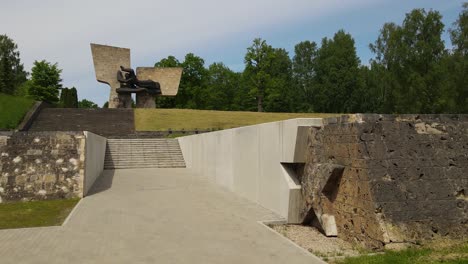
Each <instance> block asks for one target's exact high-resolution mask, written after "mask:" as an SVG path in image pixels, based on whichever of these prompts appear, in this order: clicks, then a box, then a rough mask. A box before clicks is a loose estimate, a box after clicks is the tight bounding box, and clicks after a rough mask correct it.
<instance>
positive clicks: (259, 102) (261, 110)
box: [257, 96, 263, 112]
mask: <svg viewBox="0 0 468 264" xmlns="http://www.w3.org/2000/svg"><path fill="white" fill-rule="evenodd" d="M257 107H258V112H263V96H258V100H257Z"/></svg>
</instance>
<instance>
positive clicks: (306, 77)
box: [292, 41, 317, 112]
mask: <svg viewBox="0 0 468 264" xmlns="http://www.w3.org/2000/svg"><path fill="white" fill-rule="evenodd" d="M316 57H317V43H315V42H310V41H303V42H300V43H299V44H297V45H296V46H295V47H294V57H293V60H292V78H293V82H294V86H295V88H296V89H297V90H296V91H297V92H296V93H295V98H294V99H293V100H294V101H295V102H296V105H297V107H296V110H299V111H305V112H313V111H314V103H315V102H314V101H315V100H314V95H315V82H314V80H315V78H316V74H317V73H316V65H315V60H316Z"/></svg>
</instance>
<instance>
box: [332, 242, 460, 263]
mask: <svg viewBox="0 0 468 264" xmlns="http://www.w3.org/2000/svg"><path fill="white" fill-rule="evenodd" d="M467 256H468V243H466V242H465V243H458V244H454V245H450V246H436V245H434V246H432V247H423V248H410V249H406V250H401V251H385V252H384V253H383V254H375V255H370V256H369V255H366V256H359V257H350V258H346V259H344V260H341V261H337V263H341V264H387V263H401V264H426V263H446V264H449V263H450V264H462V263H467Z"/></svg>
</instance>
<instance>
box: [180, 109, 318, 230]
mask: <svg viewBox="0 0 468 264" xmlns="http://www.w3.org/2000/svg"><path fill="white" fill-rule="evenodd" d="M321 124H322V119H319V118H300V119H291V120H285V121H280V122H272V123H265V124H260V125H254V126H247V127H240V128H234V129H228V130H222V131H217V132H211V133H205V134H200V135H192V136H187V137H181V138H179V143H180V147H181V149H182V152H183V155H184V159H185V162H186V165H187V167H188V168H191V169H192V170H194V171H195V172H196V173H197V174H199V175H200V176H202V177H208V178H209V179H211V180H213V181H215V182H216V183H218V184H220V185H221V186H223V187H225V188H228V189H229V190H231V191H233V192H235V193H237V194H239V195H241V196H243V197H245V198H247V199H249V200H251V201H254V202H256V203H258V204H260V205H262V206H264V207H265V208H268V209H270V210H272V211H274V212H276V213H278V214H279V215H281V216H283V217H284V218H285V219H287V220H288V222H291V223H297V222H298V221H299V212H298V204H299V202H300V201H301V200H302V198H301V189H300V185H299V181H298V180H297V179H295V177H294V176H293V175H292V174H291V173H290V172H291V170H288V169H287V168H285V167H284V166H283V164H282V163H304V162H305V150H306V148H305V146H306V145H307V137H306V133H304V131H305V130H301V129H298V128H299V127H310V126H320V125H321Z"/></svg>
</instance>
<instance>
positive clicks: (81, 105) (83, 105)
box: [78, 99, 99, 108]
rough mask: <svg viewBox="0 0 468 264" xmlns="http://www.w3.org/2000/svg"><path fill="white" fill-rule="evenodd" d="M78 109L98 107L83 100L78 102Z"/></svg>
mask: <svg viewBox="0 0 468 264" xmlns="http://www.w3.org/2000/svg"><path fill="white" fill-rule="evenodd" d="M78 108H99V107H98V105H97V104H95V103H94V102H92V101H89V100H86V99H83V100H81V101H79V102H78Z"/></svg>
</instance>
